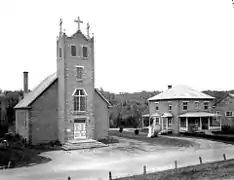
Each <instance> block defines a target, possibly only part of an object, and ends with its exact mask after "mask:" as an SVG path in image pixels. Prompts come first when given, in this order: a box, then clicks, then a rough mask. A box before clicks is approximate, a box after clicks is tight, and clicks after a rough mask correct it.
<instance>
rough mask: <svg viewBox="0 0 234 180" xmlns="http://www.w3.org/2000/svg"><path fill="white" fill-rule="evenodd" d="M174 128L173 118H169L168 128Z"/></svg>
mask: <svg viewBox="0 0 234 180" xmlns="http://www.w3.org/2000/svg"><path fill="white" fill-rule="evenodd" d="M171 128H172V119H171V118H168V129H171Z"/></svg>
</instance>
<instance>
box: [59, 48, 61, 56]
mask: <svg viewBox="0 0 234 180" xmlns="http://www.w3.org/2000/svg"><path fill="white" fill-rule="evenodd" d="M59 57H60V58H61V57H62V48H59Z"/></svg>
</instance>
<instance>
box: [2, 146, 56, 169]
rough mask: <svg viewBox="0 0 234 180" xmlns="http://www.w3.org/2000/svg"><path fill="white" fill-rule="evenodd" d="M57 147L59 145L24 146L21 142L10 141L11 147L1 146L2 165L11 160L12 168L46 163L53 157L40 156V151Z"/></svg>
mask: <svg viewBox="0 0 234 180" xmlns="http://www.w3.org/2000/svg"><path fill="white" fill-rule="evenodd" d="M56 149H58V147H55V146H54V147H50V146H49V145H41V146H24V145H22V144H21V143H10V145H9V147H5V148H0V167H1V166H7V165H8V162H9V161H11V166H10V168H16V167H22V166H31V165H35V164H40V163H46V162H48V161H50V160H51V159H50V158H46V157H43V156H40V153H42V152H46V151H51V150H56Z"/></svg>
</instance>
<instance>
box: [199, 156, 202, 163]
mask: <svg viewBox="0 0 234 180" xmlns="http://www.w3.org/2000/svg"><path fill="white" fill-rule="evenodd" d="M199 160H200V164H202V158H201V156H199Z"/></svg>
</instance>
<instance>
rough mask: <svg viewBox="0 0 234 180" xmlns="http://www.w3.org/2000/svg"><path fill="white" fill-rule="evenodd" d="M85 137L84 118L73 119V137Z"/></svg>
mask: <svg viewBox="0 0 234 180" xmlns="http://www.w3.org/2000/svg"><path fill="white" fill-rule="evenodd" d="M85 138H86V122H85V119H84V118H82V119H75V120H74V139H85Z"/></svg>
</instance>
